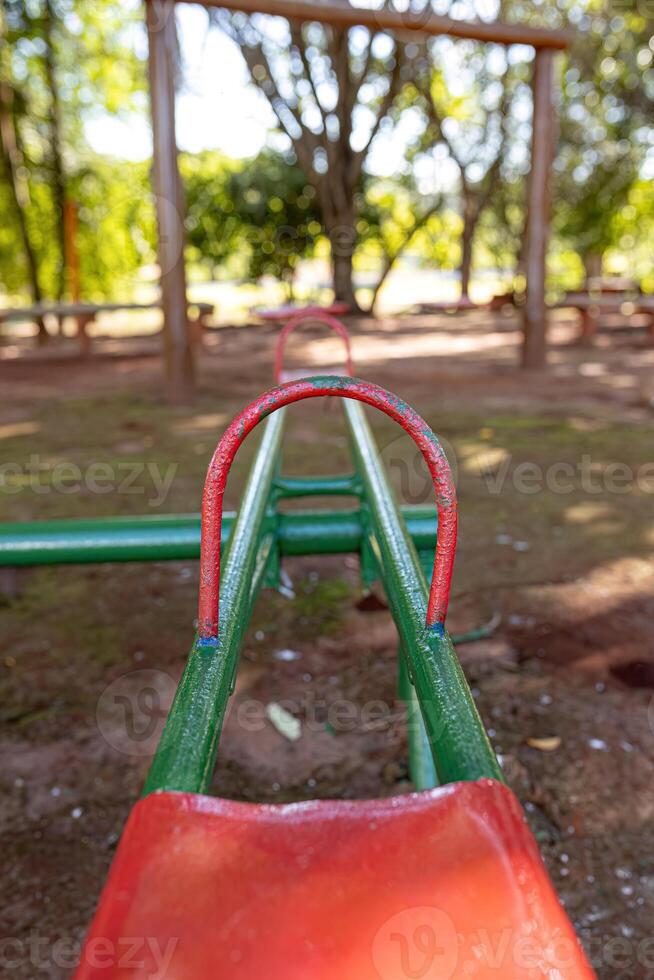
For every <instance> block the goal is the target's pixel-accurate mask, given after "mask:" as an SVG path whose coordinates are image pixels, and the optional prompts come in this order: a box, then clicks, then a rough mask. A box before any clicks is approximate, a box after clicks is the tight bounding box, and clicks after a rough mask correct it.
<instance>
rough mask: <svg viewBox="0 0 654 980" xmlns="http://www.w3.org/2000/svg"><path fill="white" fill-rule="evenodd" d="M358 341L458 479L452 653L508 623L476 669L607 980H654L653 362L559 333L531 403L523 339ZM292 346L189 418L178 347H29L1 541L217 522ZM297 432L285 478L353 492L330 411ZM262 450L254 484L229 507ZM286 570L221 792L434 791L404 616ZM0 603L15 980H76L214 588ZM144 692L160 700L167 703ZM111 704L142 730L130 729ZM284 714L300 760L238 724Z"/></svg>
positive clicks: (218, 371)
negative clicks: (219, 467)
mask: <svg viewBox="0 0 654 980" xmlns="http://www.w3.org/2000/svg"><path fill="white" fill-rule="evenodd" d="M351 330H352V333H353V338H354V341H353V343H354V358H355V365H356V370H357V374H359V375H360V376H361V377H364V378H367V379H369V380H373V381H376V382H378V383H380V384H382V385H385V386H387V387H389V388H391V389H392V390H394V391H396V392H397V393H398V394H400V395H401V396H403V397H404V398H405V399H406V400H408V401H409V402H411V403H412V404H413V405H414V406H415V407H416V408H417V409H418V410H419V411H420V412H421V413H422V414H423V415H424V416H425V417H426V418H427V419H428V421H429V422H430V423H431V425H432V426H433V427H434V429H435V430H436V431H437V432H438V433H439V434H440V435H442V436H443V438H444V441H445V443H446V446H447V450H448V454H449V455H450V458H451V461H452V463H453V464H454V466H455V470H456V473H457V481H458V492H459V498H460V515H461V536H460V545H459V552H458V558H457V566H456V574H455V582H454V595H453V601H452V607H451V618H450V622H449V625H450V628H451V630H452V631H453V632H454V633H457V632H462V631H466V630H469V629H472V628H475V627H477V626H479V625H480V624H483V623H487V622H489V621H491V620H493V621H494V622H498V620H499V625H497V626H496V628H495V630H494V632H493V634H492V636H491V637H490V638H489V639H486V640H483V641H478V642H475V643H468V644H464V645H461V646H460V648H459V654H460V656H461V659H462V662H463V664H464V668H465V670H466V673H467V676H468V679H469V682H470V685H471V687H472V689H473V694H474V696H475V698H476V700H477V704H478V706H479V709H480V711H481V714H482V716H483V718H484V721H485V723H486V726H487V728H488V730H489V734H490V736H491V739H492V741H493V743H494V745H495V747H496V750H497V752H498V754H499V756H500V759H501V762H502V765H503V768H504V772H505V774H506V777H507V780H508V782H509V783H510V785H511V786H512V788H513V789H514V790H515V792H516V793H517V794H518V796H519V797H520V799H521V800H522V802H523V804H524V806H525V808H526V811H527V815H528V818H529V821H530V823H531V825H532V828H533V830H534V832H535V833H536V835H537V838H538V840H539V842H540V845H541V848H542V851H543V854H544V857H545V860H546V862H547V864H548V867H549V870H550V873H551V875H552V878H553V881H554V883H555V886H556V888H557V890H558V892H559V894H560V896H561V898H562V901H563V902H564V904H565V906H566V908H567V909H568V912H569V914H570V916H571V917H572V920H573V922H574V924H575V926H576V927H577V929H578V931H579V934H580V936H581V937H582V939H583V941H584V943H585V945H586V947H587V949H588V950H589V952H590V954H591V958H592V961H593V963H594V965H595V968H596V970H597V973H598V975H599V976H600V977H601V978H602V980H604V978H606V980H609V978H610V980H622V978H647V977H654V936H653V934H652V922H653V921H654V918H653V912H654V858H653V855H654V788H653V787H654V751H653V740H652V735H653V726H654V702H653V700H652V691H653V690H654V643H653V639H654V591H653V586H654V525H653V523H652V499H653V495H654V460H653V459H652V433H653V424H652V423H653V420H654V381H653V378H652V368H653V366H654V349H653V348H652V347H650V346H647V341H646V338H645V335H644V334H642V333H640V332H639V331H638V330H633V331H610V332H608V331H607V332H602V333H601V334H600V335H599V337H598V339H597V341H596V344H595V345H594V346H593V347H592V348H590V349H589V348H583V347H579V346H575V345H574V344H573V343H572V340H573V339H574V336H575V327H574V324H573V323H571V322H569V321H566V320H564V319H561V320H559V321H557V323H556V324H555V325H554V327H553V329H552V352H551V363H550V367H549V368H548V370H547V371H544V372H537V373H529V374H525V373H522V372H520V371H518V370H517V369H516V366H515V365H516V361H517V357H518V343H519V333H518V330H517V320H516V319H515V317H514V315H491V314H487V313H475V314H470V315H466V316H456V317H448V316H441V317H422V316H412V317H405V318H398V319H393V320H390V319H387V320H385V321H381V322H375V321H372V320H366V319H361V320H354V321H352V323H351ZM274 337H275V329H274V328H270V327H258V328H256V329H254V328H253V329H248V328H240V329H223V330H220V331H214V332H211V333H210V334H209V335H208V337H207V339H206V346H205V351H204V354H203V357H202V361H201V364H200V390H199V394H198V398H197V401H196V403H195V404H194V405H193V406H192V407H190V408H171V407H169V406H167V405H166V404H165V402H164V400H163V397H162V380H161V375H160V367H161V365H160V361H159V359H158V357H157V356H156V353H157V349H158V348H157V344H158V341H157V338H148V339H144V340H143V339H141V340H139V339H130V340H129V341H126V340H124V339H120V338H103V339H101V340H98V342H97V344H96V349H97V355H96V356H94V357H93V358H92V359H90V360H88V361H83V360H80V359H78V358H77V357H76V355H75V348H74V346H73V345H72V342H70V341H63V340H62V341H55V342H53V343H52V344H51V345H50V347H49V348H48V349H46V350H45V351H39V350H33V349H32V348H31V347H30V345H29V344H28V343H27V342H26V341H25V340H22V339H14V338H5V340H4V341H3V342H2V343H1V344H0V392H1V396H2V397H1V405H0V464H7V463H9V464H12V465H11V466H10V467H6V466H5V467H4V468H3V469H2V471H1V472H2V473H3V480H4V482H3V484H2V486H0V519H1V520H3V521H13V520H36V519H44V518H57V517H92V516H104V515H110V514H116V515H119V514H122V515H126V514H137V513H150V514H156V513H187V512H192V511H196V510H197V509H198V508H199V501H200V495H201V488H202V482H203V476H204V472H205V469H206V465H207V462H208V459H209V457H210V454H211V451H212V448H213V446H214V445H215V442H216V440H217V438H218V436H219V434H220V433H221V431H222V429H223V428H224V426H225V424H226V423H227V422H228V421H229V419H230V418H231V417H232V415H233V414H234V413H235V412H236V411H237V410H238V409H239V408H240V407H242V406H243V405H244V404H245V403H246V402H247V401H249V400H250V399H251V398H252V397H253V396H254V395H256V394H257V393H258V392H260V391H261V390H262V389H263V388H265V387H267V386H268V385H269V383H270V380H271V373H272V367H271V365H272V356H273V345H274ZM289 353H290V362H291V363H293V364H295V365H296V366H297V365H307V366H308V367H309V368H310V369H311V372H313V373H317V372H318V370H319V367H320V365H321V364H336V363H338V360H339V348H338V342H337V341H336V340H333V339H331V338H324V337H323V336H322V335H318V334H316V335H314V334H313V333H312V332H311V331H309V332H308V333H307V334H305V335H303V336H302V338H300V337H298V338H297V339H295V340H294V341H293V342H292V345H291V350H290V352H289ZM289 423H290V424H289V427H288V431H287V434H286V441H285V447H286V449H285V470H286V472H288V473H294V474H300V473H326V472H339V471H340V472H346V471H347V469H348V448H347V440H346V438H345V432H344V427H343V424H342V421H341V419H340V416H339V413H338V411H337V410H335V409H334V407H333V406H332V407H331V408H328V407H326V406H325V405H322V404H320V405H318V404H313V405H310V406H308V407H307V408H303V409H301V410H296V411H295V412H294V413H292V414H291V417H290V419H289ZM371 423H372V424H373V428H374V431H375V434H376V437H377V439H378V443H379V446H380V451H381V456H382V459H383V460H384V462H385V463H386V464H387V466H388V468H389V471H390V473H391V476H392V478H393V480H394V483H395V485H396V487H397V489H398V493H399V494H400V495H401V496H402V497H403V498H404V499H405V500H406V501H407V502H410V503H427V502H429V501H430V491H429V486H428V485H427V483H426V480H425V476H424V473H423V472H422V470H421V469H420V467H419V466H417V465H416V457H415V455H414V452H413V449H412V446H411V445H409V444H408V440H407V439H406V438H405V437H404V436H401V437H400V436H399V430H396V429H395V428H394V427H393V425H392V423H390V422H387V420H385V419H381V418H375V417H374V416H372V415H371ZM252 448H253V444H252V445H248V444H246V446H245V447H244V449H243V453H242V457H239V459H238V460H237V463H236V464H235V467H234V471H233V474H232V476H231V478H230V484H229V488H228V499H227V504H228V506H231V507H234V506H235V505H236V503H237V501H238V496H239V492H240V490H241V488H242V486H243V480H244V477H245V474H246V472H247V468H248V464H249V460H250V459H251V457H252ZM97 464H105V468H104V469H102V471H101V473H102V479H100V478H99V476H98V470H97ZM71 467H72V468H71ZM94 467H95V469H94ZM286 570H287V572H288V574H289V576H290V580H291V583H292V587H291V588H290V590H287V594H286V595H279V594H273V593H270V592H264V593H263V594H262V596H261V598H260V600H259V602H258V603H257V605H256V608H255V612H254V617H253V620H252V624H251V627H250V629H249V631H248V633H247V636H246V640H245V645H244V649H243V657H242V666H241V670H240V673H239V681H238V687H237V691H236V694H235V697H234V698H233V699H232V706H231V711H230V715H229V718H228V720H227V723H226V726H225V730H224V734H223V737H222V740H221V745H220V751H219V760H218V765H217V769H216V776H215V786H214V789H215V792H216V793H218V794H222V795H225V796H228V797H231V798H234V799H241V800H265V801H287V800H296V799H305V798H309V797H347V798H363V797H373V796H383V795H389V794H394V793H401V792H406V791H408V790H410V789H411V784H410V782H409V778H408V772H407V765H406V733H405V730H404V724H403V718H402V714H401V712H399V711H398V710H397V706H396V704H395V699H396V694H395V679H396V634H395V630H394V626H393V624H392V621H391V619H390V616H389V614H388V611H387V610H386V609H385V608H384V603H383V600H382V597H381V593H380V594H379V595H380V600H382V601H379V602H370V601H367V602H361V589H360V584H359V577H358V561H357V559H356V558H355V557H354V556H352V557H348V558H342V559H341V558H329V559H326V558H325V559H314V558H303V559H296V560H294V561H289V562H288V563H287V564H286ZM0 574H1V575H2V578H1V579H0V592H1V594H0V606H1V608H0V685H1V687H0V794H1V796H0V831H1V833H2V844H1V853H2V864H3V874H2V882H1V884H0V888H1V889H2V907H3V909H4V917H3V918H4V934H5V937H7V939H6V940H5V941H4V943H3V945H2V947H1V948H0V961H1V962H0V974H2V975H5V973H4V972H3V971H4V970H7V975H11V976H12V977H16V978H29V980H32V978H34V977H36V976H48V977H55V978H56V977H63V976H67V975H68V974H69V973H70V968H71V966H72V964H73V962H74V959H75V953H76V950H77V949H78V946H79V942H80V940H81V938H82V936H83V934H84V930H85V927H86V925H87V924H88V921H89V919H90V917H91V915H92V913H93V909H94V906H95V902H96V899H97V896H98V893H99V890H100V888H101V886H102V882H103V880H104V878H105V875H106V872H107V869H108V867H109V864H110V862H111V859H112V856H113V853H114V851H115V847H116V843H117V840H118V838H119V835H120V831H121V827H122V825H123V823H124V821H125V819H126V816H127V814H128V812H129V809H130V807H131V806H132V804H133V803H134V801H135V799H136V798H137V795H138V792H139V788H140V785H141V783H142V780H143V778H144V775H145V772H146V771H147V767H148V764H149V759H150V757H151V752H152V750H153V747H154V745H155V744H156V740H157V736H158V734H159V732H160V730H161V726H162V724H163V719H164V717H165V714H166V710H167V707H168V705H169V703H170V699H171V697H172V694H173V692H174V687H175V683H176V681H177V679H178V678H179V676H180V674H181V671H182V668H183V664H184V659H185V656H186V653H187V651H188V648H189V645H190V642H191V639H192V635H193V620H194V615H195V602H196V595H197V564H196V563H195V562H171V563H158V564H151V565H128V564H125V565H95V566H93V565H91V566H85V567H78V566H66V567H49V568H40V569H33V570H22V571H19V572H18V573H2V572H1V571H0ZM292 593H293V594H294V597H292ZM145 688H147V689H148V690H149V691H152V690H154V691H155V692H156V697H155V699H154V701H152V699H150V700H149V701H148V702H147V704H144V703H142V701H141V700H140V692H142V691H143V690H144V689H145ZM116 691H120V692H121V694H122V696H123V699H122V701H121V703H122V704H126V705H127V706H128V709H129V712H131V715H130V717H129V718H128V717H127V715H126V714H123V715H121V716H117V715H116V714H115V712H114V713H112V711H111V708H110V706H111V705H112V704H115V703H116V698H115V696H114V695H115V693H116ZM280 700H281V701H284V702H285V703H286V702H289V703H290V704H291V705H292V706H294V707H293V713H294V714H295V715H296V717H297V718H298V720H299V721H300V723H301V726H302V727H301V732H302V734H301V737H300V738H299V740H297V741H290V740H289V739H287V738H285V737H284V735H283V734H281V733H280V732H279V731H277V730H276V729H275V728H274V727H273V725H272V724H271V723H270V721H268V720H266V719H265V717H264V721H263V723H262V724H261V725H259V726H258V730H256V731H251V730H248V728H247V727H246V726H243V725H242V724H240V723H239V717H240V715H239V708H240V707H241V706H242V705H243V704H245V703H246V702H248V701H250V702H251V701H255V702H257V703H259V704H260V705H262V706H264V707H265V706H266V705H269V704H270V703H271V702H279V701H280ZM344 701H347V702H348V703H351V704H354V705H355V706H356V711H355V712H354V715H353V720H352V722H351V724H349V725H347V726H339V727H338V728H334V726H332V725H330V724H329V711H330V708H331V707H333V706H334V705H335V704H339V703H342V702H344ZM379 701H381V702H383V704H385V705H387V706H388V712H387V714H386V715H385V716H384V718H383V720H382V721H381V722H379V721H378V722H376V723H372V722H371V721H370V720H368V719H367V716H366V711H365V709H366V706H367V705H369V704H370V703H372V702H379ZM139 712H141V715H142V717H140V716H139ZM132 716H133V717H132ZM310 719H311V722H312V723H311V724H310V723H309V720H310ZM325 719H327V720H325ZM128 722H130V723H132V726H133V728H134V730H135V731H136V732H137V735H136V737H134V738H131V739H129V738H127V739H126V738H125V726H126V724H127V723H128ZM139 725H141V728H140V729H139ZM144 726H145V727H144ZM139 732H140V734H139ZM529 743H531V744H529Z"/></svg>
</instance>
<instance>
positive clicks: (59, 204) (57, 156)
mask: <svg viewBox="0 0 654 980" xmlns="http://www.w3.org/2000/svg"><path fill="white" fill-rule="evenodd" d="M54 18H55V13H54V11H53V9H52V2H51V0H46V4H45V14H44V18H43V25H44V30H43V34H44V38H43V39H44V41H45V71H46V78H47V80H48V88H49V89H50V120H49V122H50V134H51V153H52V157H51V162H52V190H53V197H54V211H55V227H56V234H57V244H58V245H59V268H58V270H57V299H58V300H59V302H61V300H62V299H63V298H64V295H65V293H66V267H67V261H66V258H67V257H66V233H65V225H64V211H65V208H66V177H65V174H64V164H63V155H62V151H61V110H60V106H59V89H58V87H57V75H56V69H55V50H54V38H53V33H54ZM60 329H61V324H60Z"/></svg>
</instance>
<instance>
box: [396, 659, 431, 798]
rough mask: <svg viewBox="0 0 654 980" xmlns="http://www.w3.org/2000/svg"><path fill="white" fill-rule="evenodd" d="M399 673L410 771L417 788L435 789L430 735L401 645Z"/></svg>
mask: <svg viewBox="0 0 654 980" xmlns="http://www.w3.org/2000/svg"><path fill="white" fill-rule="evenodd" d="M397 657H398V673H399V684H398V687H399V695H400V698H401V699H402V701H404V703H405V705H406V727H407V735H408V742H409V773H410V775H411V781H412V782H413V785H414V786H415V788H416V789H417V790H423V789H433V788H434V786H438V776H437V775H436V769H435V767H434V758H433V756H432V751H431V745H430V744H429V736H428V735H427V731H426V729H425V723H424V721H423V720H422V712H421V710H420V704H419V702H418V696H417V694H416V689H415V687H414V686H413V684H412V683H411V678H410V677H409V668H408V665H407V659H406V654H405V653H404V650H403V649H402V644H400V645H399V648H398V651H397Z"/></svg>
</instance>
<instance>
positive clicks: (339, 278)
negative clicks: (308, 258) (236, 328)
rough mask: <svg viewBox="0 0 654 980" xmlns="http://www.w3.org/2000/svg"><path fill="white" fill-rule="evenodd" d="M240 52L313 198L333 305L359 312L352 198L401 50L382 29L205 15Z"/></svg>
mask: <svg viewBox="0 0 654 980" xmlns="http://www.w3.org/2000/svg"><path fill="white" fill-rule="evenodd" d="M210 16H211V18H212V21H213V22H214V23H217V24H218V25H219V26H220V27H221V28H222V29H223V30H224V31H225V32H226V33H227V34H228V35H229V36H230V37H231V38H232V39H233V40H234V41H235V42H236V43H237V44H238V45H239V48H240V50H241V52H242V55H243V58H244V60H245V63H246V66H247V69H248V73H249V78H250V80H251V82H252V84H253V85H255V86H256V87H257V89H258V90H259V91H260V92H261V93H262V94H263V95H264V96H265V97H266V99H267V100H268V103H269V105H270V107H271V109H272V111H273V113H274V115H275V117H276V119H277V122H278V124H279V126H280V128H281V130H282V131H283V132H284V133H285V134H286V136H287V137H288V139H289V141H290V144H291V146H292V148H293V150H294V153H295V156H296V159H297V162H298V164H299V165H300V167H301V168H302V170H303V171H304V173H305V174H306V179H307V181H308V182H309V184H310V185H311V186H312V187H313V188H314V190H315V193H316V204H317V206H318V208H319V209H320V214H321V218H322V222H323V224H324V227H325V231H326V234H327V236H328V238H329V241H330V243H331V255H332V271H333V285H334V291H335V294H336V298H337V299H339V300H344V301H345V302H347V303H348V304H349V305H350V306H351V307H352V308H353V309H356V308H357V307H358V304H357V301H356V297H355V292H354V285H353V269H352V256H353V254H354V250H355V247H356V244H357V230H356V223H357V195H358V194H359V193H360V191H361V187H362V181H363V171H364V165H365V162H366V158H367V156H368V152H369V150H370V147H371V144H372V142H373V140H374V139H375V137H376V136H377V134H378V133H379V131H380V129H381V128H382V127H383V126H384V125H386V124H387V122H389V121H390V120H391V116H392V113H393V109H394V107H395V105H396V102H397V99H398V96H399V95H400V93H401V91H402V88H403V86H404V84H405V82H406V80H407V72H408V67H409V63H410V54H411V51H412V50H413V48H414V47H415V46H408V45H406V44H404V43H403V42H400V41H398V40H396V39H394V38H393V37H391V36H390V35H389V34H387V33H384V32H381V31H380V32H373V33H371V32H370V31H368V30H367V29H365V28H352V29H349V30H338V29H335V28H332V27H328V26H324V25H321V24H316V23H314V24H303V25H299V24H295V23H287V22H285V21H280V20H279V19H275V20H273V21H271V20H270V19H269V18H266V17H263V16H254V17H246V16H245V15H243V14H231V13H227V12H225V11H212V12H211V13H210Z"/></svg>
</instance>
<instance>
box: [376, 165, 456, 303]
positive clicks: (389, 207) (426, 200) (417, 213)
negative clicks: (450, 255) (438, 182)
mask: <svg viewBox="0 0 654 980" xmlns="http://www.w3.org/2000/svg"><path fill="white" fill-rule="evenodd" d="M442 202H443V195H442V194H441V193H439V192H438V191H434V190H433V188H428V189H425V188H423V187H421V185H420V183H419V182H418V181H417V180H416V177H415V174H414V173H413V172H412V171H411V170H409V171H408V172H407V173H406V174H403V175H401V176H400V177H398V178H396V179H394V180H388V179H387V180H381V179H379V178H371V177H368V178H367V180H366V188H365V203H364V205H363V206H362V209H361V210H362V214H361V224H362V225H363V227H362V228H361V230H360V234H361V237H362V238H363V240H364V241H365V242H366V243H368V244H373V247H375V249H376V251H377V252H378V254H379V258H380V261H381V268H380V274H379V278H378V279H377V282H376V283H375V286H374V288H373V291H372V297H371V300H370V308H369V309H370V312H371V313H374V311H375V307H376V304H377V301H378V299H379V295H380V293H381V290H382V289H383V287H384V284H385V283H386V280H387V278H388V276H389V275H390V273H391V272H392V270H393V268H394V266H395V264H396V263H397V262H398V260H399V259H400V258H401V256H402V255H404V254H405V253H406V251H407V249H408V248H409V247H410V246H411V245H412V244H413V243H415V241H416V239H417V238H418V236H419V234H420V232H421V231H423V229H425V228H426V227H427V225H428V224H429V222H430V220H431V219H432V218H433V216H434V215H435V214H436V213H437V212H438V211H439V209H440V207H441V205H442ZM424 244H425V243H424V242H423V245H424Z"/></svg>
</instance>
